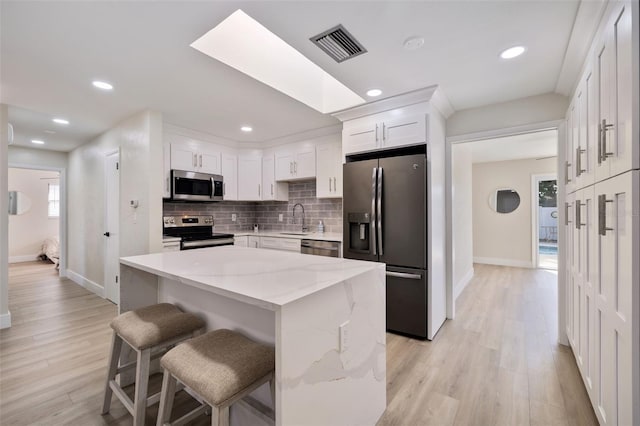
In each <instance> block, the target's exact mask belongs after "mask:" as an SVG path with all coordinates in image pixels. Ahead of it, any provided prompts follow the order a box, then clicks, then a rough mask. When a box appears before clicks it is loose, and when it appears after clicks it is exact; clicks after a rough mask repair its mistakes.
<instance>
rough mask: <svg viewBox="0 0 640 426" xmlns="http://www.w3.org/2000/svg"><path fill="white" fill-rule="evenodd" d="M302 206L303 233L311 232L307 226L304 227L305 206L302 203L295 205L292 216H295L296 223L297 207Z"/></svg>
mask: <svg viewBox="0 0 640 426" xmlns="http://www.w3.org/2000/svg"><path fill="white" fill-rule="evenodd" d="M298 206H300V208H301V209H302V232H307V231H308V230H309V228H307V227H306V226H304V206H303V205H302V204H300V203H295V204H294V205H293V210H292V216H293V221H294V223H295V220H296V207H298Z"/></svg>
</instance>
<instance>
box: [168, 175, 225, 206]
mask: <svg viewBox="0 0 640 426" xmlns="http://www.w3.org/2000/svg"><path fill="white" fill-rule="evenodd" d="M222 195H223V180H222V176H220V175H211V174H208V173H197V172H187V171H184V170H171V199H172V200H176V201H222Z"/></svg>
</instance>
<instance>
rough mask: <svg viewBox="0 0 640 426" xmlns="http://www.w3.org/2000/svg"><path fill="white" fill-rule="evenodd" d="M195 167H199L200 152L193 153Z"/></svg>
mask: <svg viewBox="0 0 640 426" xmlns="http://www.w3.org/2000/svg"><path fill="white" fill-rule="evenodd" d="M193 167H198V154H193Z"/></svg>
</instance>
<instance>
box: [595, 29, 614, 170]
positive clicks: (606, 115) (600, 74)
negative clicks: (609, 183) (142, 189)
mask: <svg viewBox="0 0 640 426" xmlns="http://www.w3.org/2000/svg"><path fill="white" fill-rule="evenodd" d="M612 43H613V40H612V35H611V33H610V32H609V33H605V34H603V38H602V39H601V41H600V43H599V44H598V48H597V49H596V57H595V66H596V74H597V79H598V114H597V118H598V141H597V152H596V160H597V161H596V181H600V180H603V179H606V178H608V177H609V175H610V166H611V161H608V159H609V157H610V156H611V155H613V152H611V151H610V149H611V140H614V139H615V133H616V129H615V128H614V125H613V123H614V122H615V110H614V109H613V108H612V107H611V103H612V99H613V93H612V92H613V90H614V87H613V81H612V80H613V77H612V76H613V74H614V73H613V70H612V67H613V63H614V60H613V54H614V53H613V48H612V46H611V44H612Z"/></svg>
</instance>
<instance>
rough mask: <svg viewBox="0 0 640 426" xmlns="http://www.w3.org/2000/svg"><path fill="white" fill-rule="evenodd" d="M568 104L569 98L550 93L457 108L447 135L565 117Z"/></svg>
mask: <svg viewBox="0 0 640 426" xmlns="http://www.w3.org/2000/svg"><path fill="white" fill-rule="evenodd" d="M568 107H569V98H567V97H566V96H562V95H558V94H556V93H548V94H545V95H538V96H530V97H528V98H522V99H516V100H514V101H509V102H503V103H498V104H492V105H485V106H482V107H478V108H470V109H465V110H461V111H456V112H455V113H454V114H453V115H452V116H451V117H449V119H448V120H447V138H448V139H451V138H453V137H455V136H460V135H469V134H474V133H482V132H487V131H491V130H499V129H507V128H514V127H519V126H526V125H530V124H532V123H544V122H551V121H556V120H562V119H564V116H565V113H566V111H567V108H568Z"/></svg>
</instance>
